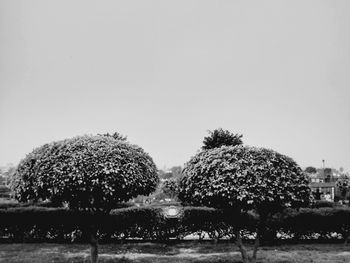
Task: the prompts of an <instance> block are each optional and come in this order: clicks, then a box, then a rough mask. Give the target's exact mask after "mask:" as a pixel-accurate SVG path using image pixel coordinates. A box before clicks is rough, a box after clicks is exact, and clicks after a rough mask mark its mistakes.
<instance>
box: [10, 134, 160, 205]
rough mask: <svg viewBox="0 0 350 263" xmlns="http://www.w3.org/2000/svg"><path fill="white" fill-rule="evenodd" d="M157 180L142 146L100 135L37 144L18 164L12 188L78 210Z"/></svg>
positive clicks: (21, 195)
mask: <svg viewBox="0 0 350 263" xmlns="http://www.w3.org/2000/svg"><path fill="white" fill-rule="evenodd" d="M157 184H158V176H157V168H156V166H155V164H154V163H153V160H152V159H151V157H150V156H149V155H148V154H147V153H145V152H144V151H143V150H142V149H141V148H140V147H138V146H136V145H131V144H130V143H128V142H126V141H123V140H120V139H118V138H114V137H112V136H102V135H97V136H80V137H75V138H72V139H67V140H63V141H58V142H53V143H51V144H45V145H43V146H41V147H38V148H36V149H34V150H33V152H32V153H30V154H28V155H27V156H26V158H25V159H24V160H22V161H21V163H20V164H19V166H18V169H17V171H16V174H15V180H14V183H13V188H14V190H15V196H16V198H17V199H18V200H20V201H30V200H33V201H37V200H40V199H41V200H46V199H48V200H53V199H54V200H56V201H57V202H67V203H68V205H69V206H70V207H71V208H74V209H83V210H84V209H92V208H94V209H101V210H104V209H109V208H110V207H113V206H114V205H115V204H116V203H117V202H120V201H127V200H129V199H130V198H132V197H135V196H137V195H139V194H143V195H146V194H149V193H150V192H152V191H154V190H155V188H156V185H157Z"/></svg>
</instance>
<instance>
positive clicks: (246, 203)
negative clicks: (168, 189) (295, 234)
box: [179, 146, 310, 262]
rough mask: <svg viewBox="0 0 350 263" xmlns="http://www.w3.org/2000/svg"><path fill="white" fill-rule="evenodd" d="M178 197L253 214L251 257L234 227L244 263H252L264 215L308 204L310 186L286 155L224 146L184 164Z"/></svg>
mask: <svg viewBox="0 0 350 263" xmlns="http://www.w3.org/2000/svg"><path fill="white" fill-rule="evenodd" d="M179 198H180V200H182V201H183V202H187V203H190V204H192V205H200V206H201V205H203V206H209V207H214V208H220V209H227V210H231V211H233V212H234V214H236V215H242V214H243V213H245V212H248V211H254V212H255V213H257V214H258V216H259V221H258V224H257V226H256V239H255V244H254V249H253V255H252V256H251V257H249V256H248V254H247V251H246V248H245V247H244V245H243V242H242V238H241V233H240V229H237V231H236V244H237V245H238V247H239V249H240V252H241V255H242V259H243V262H255V261H256V254H257V250H258V246H259V242H260V239H261V237H262V234H263V233H264V231H265V227H266V222H267V220H268V218H269V217H270V216H271V215H272V214H273V213H275V212H277V211H280V210H282V209H284V208H286V207H300V206H303V205H307V204H308V203H309V201H310V188H309V186H308V180H307V178H306V177H305V175H304V174H303V172H302V170H301V169H300V167H299V166H298V165H297V164H296V163H295V162H294V161H293V160H292V159H291V158H289V157H287V156H284V155H282V154H279V153H277V152H275V151H272V150H268V149H263V148H254V147H247V146H222V147H220V148H214V149H209V150H204V151H201V152H199V153H198V154H197V155H195V156H194V157H193V158H192V159H191V160H190V161H189V162H188V163H187V164H186V166H185V168H184V170H183V177H182V179H181V181H180V193H179Z"/></svg>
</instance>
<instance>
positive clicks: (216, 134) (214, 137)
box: [202, 128, 243, 150]
mask: <svg viewBox="0 0 350 263" xmlns="http://www.w3.org/2000/svg"><path fill="white" fill-rule="evenodd" d="M242 137H243V135H241V134H233V133H231V132H230V131H227V130H223V129H222V128H219V129H216V130H214V131H209V136H207V137H204V141H203V146H202V149H203V150H208V149H213V148H218V147H221V146H236V145H241V144H243V141H242Z"/></svg>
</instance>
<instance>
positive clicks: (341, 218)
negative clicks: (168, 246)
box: [0, 206, 350, 243]
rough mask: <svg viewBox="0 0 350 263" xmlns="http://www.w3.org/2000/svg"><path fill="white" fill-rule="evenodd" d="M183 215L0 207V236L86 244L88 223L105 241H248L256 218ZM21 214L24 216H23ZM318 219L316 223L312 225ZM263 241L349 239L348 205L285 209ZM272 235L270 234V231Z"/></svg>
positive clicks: (204, 212)
mask: <svg viewBox="0 0 350 263" xmlns="http://www.w3.org/2000/svg"><path fill="white" fill-rule="evenodd" d="M183 210H184V211H183V213H182V214H181V217H180V218H178V219H172V218H171V219H169V218H166V217H164V215H163V212H162V209H161V208H157V207H129V208H121V209H117V210H112V212H111V213H110V214H108V215H101V214H99V215H94V214H90V213H86V212H81V211H80V212H79V211H72V210H68V209H65V208H49V207H30V206H29V207H16V208H7V209H0V238H2V240H3V241H5V242H39V241H42V242H88V241H89V237H88V236H86V235H85V234H84V233H86V232H85V231H84V230H85V229H87V228H88V227H89V226H90V224H91V222H92V221H93V222H95V223H97V224H98V225H99V238H100V240H101V241H103V242H112V241H113V240H125V239H132V238H141V239H142V240H158V241H161V240H168V239H170V238H176V239H177V240H181V239H183V238H184V237H185V236H187V235H194V236H196V237H199V238H203V237H204V236H206V235H207V236H208V237H209V238H210V239H213V240H220V239H234V238H235V230H236V229H242V233H243V234H242V235H243V238H244V239H251V237H252V233H254V231H255V225H256V224H257V221H258V217H257V216H256V215H255V214H252V213H248V214H242V215H241V216H238V215H233V214H230V213H227V212H225V211H223V210H219V209H214V208H208V207H184V208H183ZM23 218H25V220H23ZM315 222H317V224H315ZM267 226H268V228H267V229H268V230H269V232H266V233H265V235H264V236H265V241H269V242H273V243H275V242H281V241H283V240H287V241H288V240H291V241H293V240H294V241H299V240H320V241H322V240H328V241H331V240H339V239H343V240H347V238H348V237H349V235H350V209H349V208H342V207H336V208H320V209H315V208H313V209H311V208H302V209H286V210H284V211H283V212H281V213H277V214H275V215H274V216H273V217H272V218H271V219H270V220H269V221H268V222H267ZM271 233H272V235H271Z"/></svg>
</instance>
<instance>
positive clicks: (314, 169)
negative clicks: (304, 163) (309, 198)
mask: <svg viewBox="0 0 350 263" xmlns="http://www.w3.org/2000/svg"><path fill="white" fill-rule="evenodd" d="M305 172H307V173H309V174H315V173H317V169H316V168H315V167H312V166H308V167H306V168H305Z"/></svg>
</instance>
